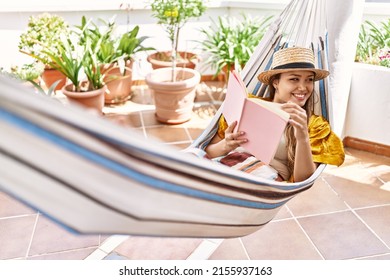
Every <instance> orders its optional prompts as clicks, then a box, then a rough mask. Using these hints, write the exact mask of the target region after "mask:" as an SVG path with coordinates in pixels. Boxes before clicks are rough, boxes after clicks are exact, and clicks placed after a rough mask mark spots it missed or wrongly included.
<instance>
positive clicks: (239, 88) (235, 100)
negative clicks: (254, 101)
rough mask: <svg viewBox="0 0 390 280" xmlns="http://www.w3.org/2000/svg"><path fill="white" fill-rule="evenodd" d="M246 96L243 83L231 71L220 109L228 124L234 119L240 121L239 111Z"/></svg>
mask: <svg viewBox="0 0 390 280" xmlns="http://www.w3.org/2000/svg"><path fill="white" fill-rule="evenodd" d="M246 98H247V91H246V88H245V85H244V84H243V83H242V82H240V78H239V77H238V76H237V74H236V73H235V72H233V71H232V72H231V73H230V75H229V81H228V86H227V90H226V97H225V100H224V102H223V109H222V114H223V116H224V117H225V119H226V122H227V123H228V124H229V125H230V124H231V123H232V122H234V121H238V122H240V119H241V112H242V109H243V106H244V102H245V99H246ZM236 129H237V127H236Z"/></svg>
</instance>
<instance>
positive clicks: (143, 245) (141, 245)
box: [115, 237, 202, 260]
mask: <svg viewBox="0 0 390 280" xmlns="http://www.w3.org/2000/svg"><path fill="white" fill-rule="evenodd" d="M201 242H202V239H188V238H148V237H130V238H129V239H128V240H127V241H125V242H123V243H122V244H121V245H119V246H118V247H117V248H116V249H115V252H116V253H117V254H119V255H121V256H124V257H126V258H127V259H129V260H185V259H187V258H188V256H189V255H190V254H191V253H192V252H193V251H194V250H195V248H196V247H198V246H199V244H200V243H201Z"/></svg>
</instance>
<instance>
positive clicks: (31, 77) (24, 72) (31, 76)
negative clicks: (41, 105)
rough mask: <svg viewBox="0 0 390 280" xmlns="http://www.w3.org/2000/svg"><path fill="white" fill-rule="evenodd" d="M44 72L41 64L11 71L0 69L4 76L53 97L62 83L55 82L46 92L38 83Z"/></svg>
mask: <svg viewBox="0 0 390 280" xmlns="http://www.w3.org/2000/svg"><path fill="white" fill-rule="evenodd" d="M43 71H44V66H43V64H41V63H29V64H24V65H22V66H12V67H11V69H10V71H5V70H4V69H3V68H1V69H0V73H1V74H4V75H6V76H7V77H9V78H11V79H16V80H18V81H22V82H28V83H31V84H32V85H33V86H34V87H35V89H36V91H37V92H38V93H40V94H43V95H48V96H51V95H53V93H54V90H55V88H56V86H57V85H58V83H60V82H61V81H56V82H54V83H53V85H52V86H51V87H50V88H48V89H46V90H45V89H43V88H42V87H41V85H40V83H39V82H38V79H39V77H40V76H41V75H42V73H43Z"/></svg>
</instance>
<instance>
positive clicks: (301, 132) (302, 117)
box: [282, 102, 309, 141]
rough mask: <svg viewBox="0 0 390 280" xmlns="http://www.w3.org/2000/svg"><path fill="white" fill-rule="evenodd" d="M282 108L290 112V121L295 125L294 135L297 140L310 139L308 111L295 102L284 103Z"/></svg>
mask: <svg viewBox="0 0 390 280" xmlns="http://www.w3.org/2000/svg"><path fill="white" fill-rule="evenodd" d="M282 109H283V110H284V111H286V112H287V113H289V114H290V120H289V123H290V124H291V125H292V126H293V127H294V136H295V138H296V139H297V141H301V140H308V139H309V132H308V127H307V115H306V111H305V110H304V109H303V108H302V107H300V106H299V105H298V104H295V103H293V102H287V103H284V104H282Z"/></svg>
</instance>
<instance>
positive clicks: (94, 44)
mask: <svg viewBox="0 0 390 280" xmlns="http://www.w3.org/2000/svg"><path fill="white" fill-rule="evenodd" d="M100 21H101V22H102V24H99V25H98V24H96V23H94V22H93V21H92V20H87V19H86V17H85V16H83V17H82V18H81V24H80V25H79V26H74V28H70V29H69V32H68V33H67V36H64V34H61V36H59V39H58V41H57V44H56V47H55V48H52V47H50V45H49V44H48V42H47V41H34V42H35V47H34V48H37V49H39V52H35V51H25V52H24V53H26V54H28V55H30V56H32V57H33V58H35V59H36V60H37V61H40V62H42V63H44V64H46V65H48V66H49V67H51V68H53V69H57V70H59V71H60V72H61V73H63V74H64V75H65V76H66V77H67V78H68V79H69V80H70V81H71V82H72V84H73V87H74V88H73V90H75V91H89V90H95V89H99V88H102V87H103V86H104V73H103V72H102V66H103V64H110V63H114V62H118V64H121V65H124V63H119V60H122V61H124V60H127V59H130V58H131V57H132V55H133V54H134V53H136V52H139V51H142V50H148V49H151V48H146V47H144V46H143V45H142V43H143V41H144V40H145V39H146V37H140V38H138V37H137V36H138V31H139V27H138V26H136V27H135V28H134V29H133V30H131V31H129V32H126V33H124V34H122V35H121V36H117V37H116V36H115V33H114V31H115V29H116V24H115V21H114V20H111V21H107V22H106V21H104V20H101V19H100ZM106 70H108V69H106ZM85 79H86V80H87V82H85Z"/></svg>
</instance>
